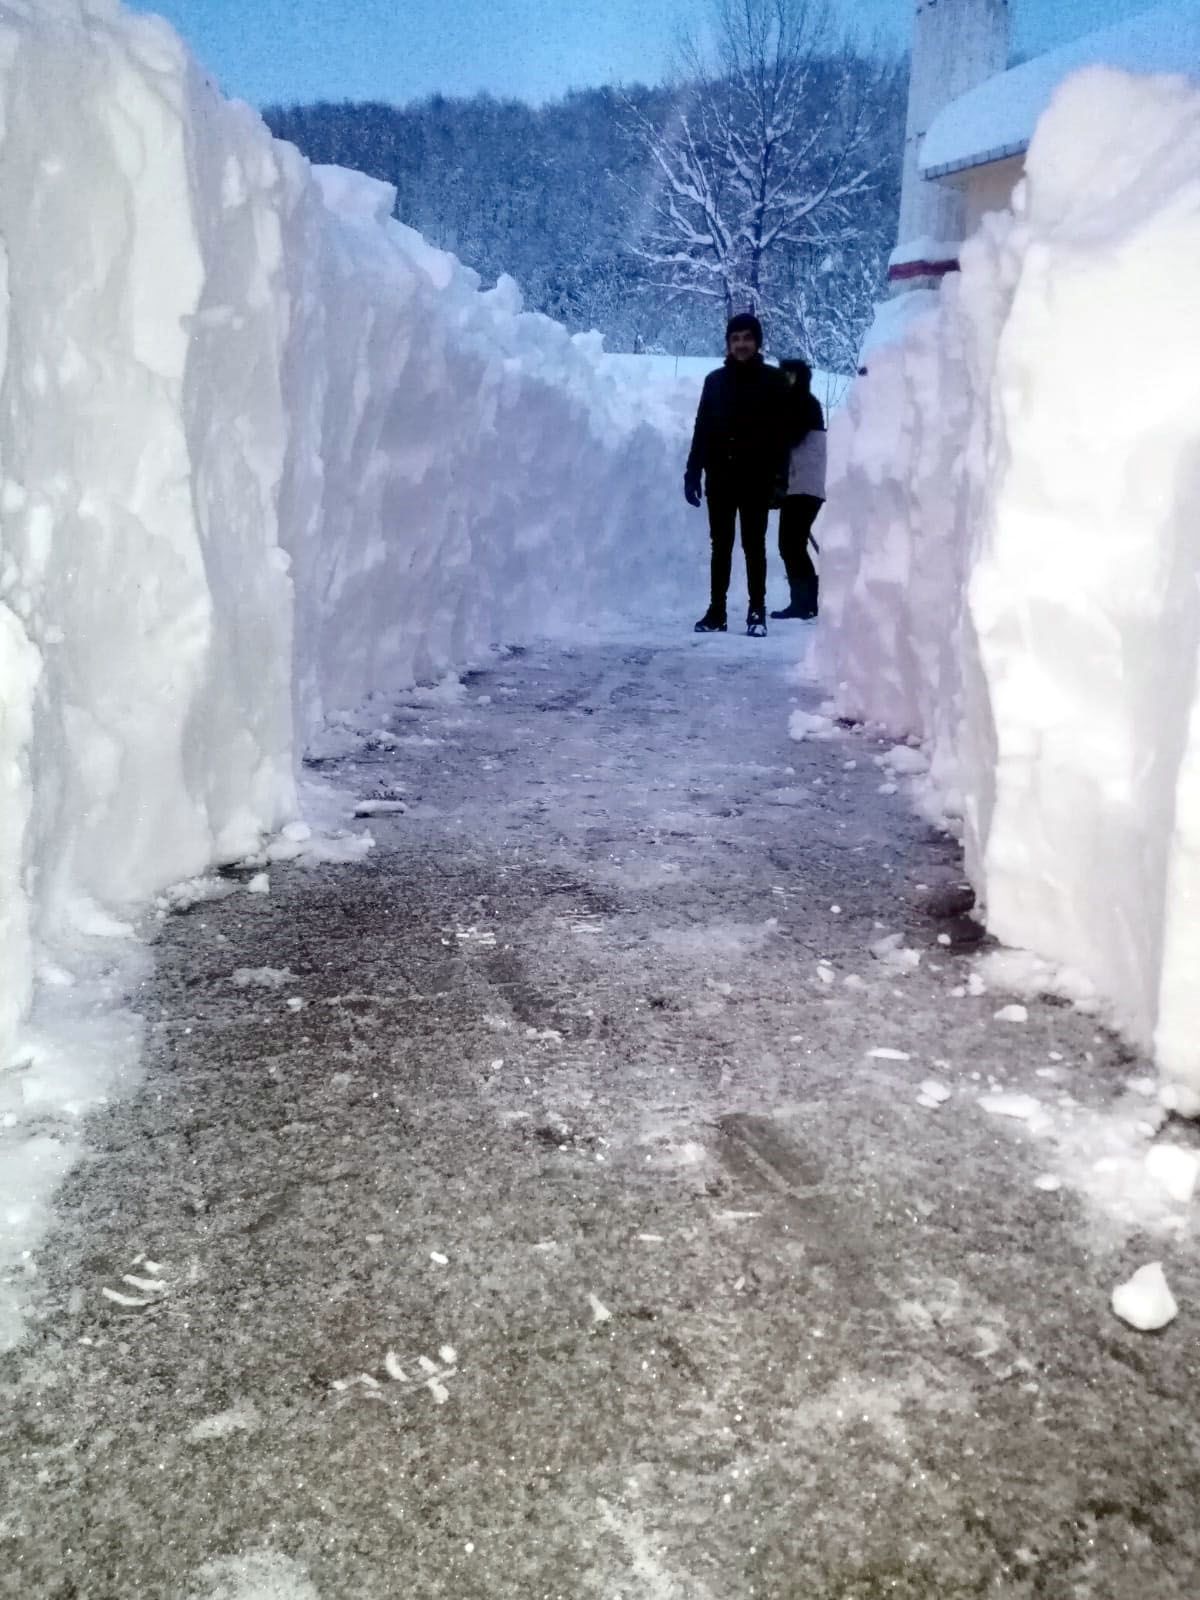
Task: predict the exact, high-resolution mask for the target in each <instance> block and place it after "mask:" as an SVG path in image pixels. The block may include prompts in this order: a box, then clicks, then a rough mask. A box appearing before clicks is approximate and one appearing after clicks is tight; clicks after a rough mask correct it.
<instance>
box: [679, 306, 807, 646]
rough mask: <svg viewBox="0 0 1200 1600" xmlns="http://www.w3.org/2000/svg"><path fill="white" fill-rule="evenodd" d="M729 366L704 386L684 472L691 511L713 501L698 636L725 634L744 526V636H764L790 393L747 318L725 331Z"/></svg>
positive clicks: (785, 460)
mask: <svg viewBox="0 0 1200 1600" xmlns="http://www.w3.org/2000/svg"><path fill="white" fill-rule="evenodd" d="M725 352H726V354H725V364H724V366H722V367H718V368H717V370H716V371H715V372H710V373H709V375H708V377H707V378H705V380H704V389H703V392H702V393H701V396H700V407H699V410H698V411H697V413H696V426H695V429H694V431H693V434H692V448H691V450H690V452H689V454H688V459H687V468H686V470H685V472H684V479H683V485H684V494H685V495H686V496H687V499H688V503H689V504H690V505H694V506H698V505H699V504H700V501H701V488H700V485H701V474H703V477H704V486H705V490H706V492H707V496H708V523H709V531H710V533H711V536H712V561H711V567H710V574H709V576H710V584H711V587H710V591H709V605H708V610H707V611H706V612H705V614H704V615H703V616H702V617H701V618H700V621H699V622H698V623H697V624H696V632H697V633H724V632H725V630H726V627H727V621H726V596H727V595H728V592H729V579H730V572H731V569H732V565H733V546H734V541H735V539H736V536H737V524H738V523H739V522H740V523H741V533H742V550H743V553H744V554H745V557H746V587H747V590H748V593H749V599H750V607H749V610H748V612H747V613H746V632H747V633H749V634H752V635H759V634H765V633H766V631H767V610H766V606H767V516H768V513H769V512H770V509H771V507H772V505H778V504H779V502H780V500H781V499H782V497H783V494H784V492H785V489H786V486H787V468H788V451H789V446H790V443H791V440H790V438H789V429H788V387H787V383H786V380H785V379H784V377H783V375H782V374H781V373H780V372H779V370H778V368H776V367H769V366H767V365H766V363H765V362H764V361H763V358H762V325H761V323H760V322H759V320H758V318H757V317H754V316H751V315H750V314H749V313H748V312H747V313H743V314H742V315H740V316H736V317H731V318H730V319H729V323H728V326H727V327H726V329H725Z"/></svg>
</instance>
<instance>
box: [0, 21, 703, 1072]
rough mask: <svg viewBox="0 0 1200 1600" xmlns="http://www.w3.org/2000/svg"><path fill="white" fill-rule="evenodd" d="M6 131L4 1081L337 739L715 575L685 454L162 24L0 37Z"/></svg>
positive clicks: (236, 851)
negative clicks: (154, 896)
mask: <svg viewBox="0 0 1200 1600" xmlns="http://www.w3.org/2000/svg"><path fill="white" fill-rule="evenodd" d="M0 110H2V129H3V132H2V148H3V168H2V171H0V237H2V239H3V262H2V265H3V299H2V302H0V306H2V313H3V322H2V328H0V332H2V335H3V337H2V339H0V386H2V397H3V411H2V421H0V789H2V793H3V803H4V815H5V826H4V828H3V830H2V832H0V936H2V937H3V947H4V951H5V963H4V970H3V974H2V975H0V1061H4V1060H6V1059H7V1058H8V1055H9V1052H10V1049H11V1046H12V1041H13V1036H14V1030H15V1029H16V1026H17V1023H18V1020H19V1018H20V1017H21V1016H22V1015H23V1014H24V1012H25V1011H26V1009H27V1007H28V1004H29V1000H30V995H31V990H32V985H33V981H34V976H35V971H34V969H35V964H36V959H37V957H36V954H35V952H37V951H38V950H39V949H40V950H43V951H45V950H47V949H52V947H53V945H54V942H55V939H56V938H57V937H59V936H60V935H63V934H65V933H68V932H70V933H73V932H75V931H77V930H78V929H79V928H81V927H82V928H84V929H89V928H91V929H95V928H97V927H100V926H103V925H104V922H105V919H106V918H107V917H110V916H111V915H113V914H114V913H116V914H118V915H124V912H125V908H127V907H129V906H131V905H134V904H136V903H138V902H139V901H142V900H144V899H145V897H146V896H147V895H149V894H150V893H151V892H153V891H155V890H157V889H158V888H160V887H161V886H163V885H165V884H167V883H169V882H171V881H173V880H176V879H181V878H186V877H190V876H193V875H195V874H197V873H199V872H201V871H202V870H203V869H204V868H205V866H206V865H208V864H209V863H211V862H214V861H216V862H220V861H224V860H231V859H235V858H238V857H240V856H242V855H244V854H245V853H246V852H247V851H249V850H251V849H253V848H254V847H255V846H256V845H257V844H258V842H259V840H260V838H261V836H262V835H263V834H264V833H267V832H270V831H271V830H274V829H276V828H278V827H279V825H280V824H281V823H282V822H284V821H285V820H286V819H287V818H289V817H291V816H293V815H294V814H295V811H296V803H297V802H296V791H295V785H294V779H293V772H294V766H295V761H296V757H297V753H298V752H299V751H300V750H301V749H303V748H304V746H305V745H306V743H307V741H308V740H309V739H310V738H311V736H312V735H313V734H314V732H315V731H316V729H317V728H318V727H319V726H320V725H321V723H322V721H323V719H324V718H325V717H326V715H327V714H328V713H330V712H331V711H334V710H339V709H344V708H347V707H350V706H353V705H354V704H356V703H359V702H361V701H363V700H364V698H365V697H367V696H368V695H370V694H371V693H373V692H375V691H378V690H381V689H383V690H386V689H390V688H394V687H396V686H400V685H404V684H407V683H410V682H412V681H413V680H414V678H418V677H425V676H436V675H439V674H441V673H443V672H444V671H446V670H448V669H450V668H453V667H455V666H459V665H463V664H466V663H467V662H468V661H469V660H470V659H472V658H473V657H476V656H478V655H479V654H480V653H481V652H482V651H484V650H485V649H486V648H487V646H488V645H489V644H490V643H492V642H493V641H497V640H499V639H504V638H509V639H511V638H513V637H517V636H520V635H522V634H527V633H530V632H532V631H537V632H538V633H546V632H553V631H555V630H556V629H558V628H563V627H568V626H570V625H572V624H573V623H574V622H576V621H577V620H578V619H579V618H580V616H592V615H596V614H597V613H603V612H605V611H606V610H613V611H623V610H627V609H629V608H630V607H631V606H637V607H641V608H650V607H653V606H655V605H656V604H659V605H671V606H678V605H683V604H684V603H685V600H686V603H687V604H688V605H692V604H694V603H695V591H696V585H697V582H698V581H700V577H701V574H699V573H698V572H697V570H696V560H697V556H696V543H695V540H696V526H695V521H694V514H693V513H690V512H689V510H688V508H687V507H686V506H685V505H684V504H683V499H682V494H681V492H680V487H679V485H680V476H681V465H682V457H683V454H684V451H685V449H686V438H685V428H686V424H685V422H684V421H683V420H682V419H681V420H679V421H678V422H677V423H676V424H675V425H674V427H670V426H668V425H667V423H668V422H669V420H670V419H666V420H664V416H663V414H662V408H661V407H657V408H655V407H654V406H653V405H652V403H651V402H649V401H644V400H643V398H642V397H641V395H640V394H639V391H638V388H637V386H636V385H634V384H631V383H629V382H628V381H626V380H624V379H622V377H621V376H620V375H619V374H615V373H613V372H612V371H610V370H608V369H607V368H606V367H605V366H604V364H603V362H602V360H601V359H600V346H599V339H598V337H596V336H592V337H589V338H575V339H572V338H571V337H570V336H568V334H567V333H566V332H565V331H564V330H563V329H562V328H561V327H560V326H559V325H558V324H556V323H553V322H550V321H549V320H548V319H546V318H544V317H540V316H532V315H527V314H523V312H522V309H521V303H520V296H519V293H518V291H517V289H516V287H515V285H514V284H512V282H511V281H508V280H502V282H501V283H500V285H499V286H498V287H497V288H496V289H494V290H492V291H490V292H488V293H480V292H479V287H478V279H477V278H476V277H475V275H474V274H472V273H471V272H469V271H468V270H467V269H465V268H464V267H462V266H461V265H460V264H459V263H458V262H457V261H456V260H455V259H454V258H452V257H450V256H448V255H445V254H443V253H441V252H439V251H436V250H434V249H432V248H431V247H430V246H429V245H427V244H426V243H425V242H424V241H423V240H422V239H421V238H420V237H419V236H418V235H417V234H415V233H413V232H412V231H411V230H410V229H408V228H405V227H403V226H402V225H400V224H398V223H396V222H394V221H392V220H390V212H391V207H392V201H393V195H392V191H391V190H390V189H387V188H386V187H385V186H383V185H380V184H377V183H373V182H371V181H370V180H368V179H365V178H362V177H360V176H358V175H356V174H350V173H344V172H337V171H330V170H326V171H321V172H317V173H314V172H313V170H312V169H311V168H310V167H309V166H308V164H307V163H306V162H305V161H304V160H303V159H302V158H301V157H300V156H299V154H298V153H297V152H296V151H295V150H294V149H292V148H291V147H289V146H286V145H281V144H278V143H276V142H275V141H273V140H272V139H271V137H270V135H269V133H268V131H267V129H266V127H265V126H264V125H263V123H262V122H261V121H260V120H259V118H258V117H257V116H256V115H255V114H254V113H253V112H252V111H251V110H250V109H249V108H248V107H246V106H243V105H239V104H234V103H229V102H225V101H223V100H222V99H221V98H220V97H219V95H218V94H217V93H216V91H215V90H214V89H213V87H212V86H211V85H210V84H209V82H208V81H207V80H206V79H205V77H204V76H203V74H202V73H201V72H200V71H199V70H198V69H197V68H196V66H195V65H194V64H193V63H192V62H191V61H190V60H189V58H188V56H187V54H186V52H185V50H184V48H183V46H182V44H181V43H180V41H179V40H178V38H177V37H176V36H175V34H174V33H173V32H172V31H171V30H170V28H169V27H168V26H167V25H166V24H165V23H163V22H162V21H161V20H160V19H158V18H154V17H148V16H136V15H133V14H130V13H126V12H125V11H123V9H122V8H121V7H120V6H119V5H118V4H117V3H116V0H53V3H47V0H38V3H36V4H34V3H32V0H29V3H25V4H21V3H15V4H12V5H9V6H6V7H5V9H4V12H3V17H2V19H0ZM689 420H690V419H689Z"/></svg>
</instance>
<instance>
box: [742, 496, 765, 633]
mask: <svg viewBox="0 0 1200 1600" xmlns="http://www.w3.org/2000/svg"><path fill="white" fill-rule="evenodd" d="M738 514H739V519H740V521H741V524H742V551H743V553H744V554H745V557H746V592H747V594H748V595H749V599H750V609H751V611H764V610H765V609H766V604H767V518H768V517H769V516H770V514H771V508H770V506H769V505H768V504H767V502H766V501H765V500H758V499H755V500H743V501H742V502H741V503H740V505H739V506H738Z"/></svg>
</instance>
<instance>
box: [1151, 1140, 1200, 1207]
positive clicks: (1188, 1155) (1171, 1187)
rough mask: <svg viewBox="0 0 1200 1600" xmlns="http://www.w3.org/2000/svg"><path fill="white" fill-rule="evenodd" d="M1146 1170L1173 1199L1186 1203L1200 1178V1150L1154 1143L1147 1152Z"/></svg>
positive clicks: (1182, 1203)
mask: <svg viewBox="0 0 1200 1600" xmlns="http://www.w3.org/2000/svg"><path fill="white" fill-rule="evenodd" d="M1146 1171H1147V1172H1148V1173H1149V1174H1150V1176H1151V1177H1152V1178H1153V1179H1154V1180H1155V1182H1156V1183H1160V1184H1162V1186H1163V1188H1164V1189H1165V1190H1166V1192H1167V1193H1168V1194H1169V1195H1170V1197H1171V1199H1172V1200H1177V1201H1178V1202H1179V1203H1180V1204H1181V1205H1186V1204H1187V1203H1188V1201H1189V1200H1190V1199H1191V1198H1192V1195H1193V1194H1194V1193H1195V1191H1196V1180H1197V1179H1198V1178H1200V1152H1198V1151H1195V1150H1185V1149H1183V1147H1182V1146H1181V1145H1177V1144H1156V1145H1152V1146H1151V1147H1150V1149H1149V1150H1147V1152H1146Z"/></svg>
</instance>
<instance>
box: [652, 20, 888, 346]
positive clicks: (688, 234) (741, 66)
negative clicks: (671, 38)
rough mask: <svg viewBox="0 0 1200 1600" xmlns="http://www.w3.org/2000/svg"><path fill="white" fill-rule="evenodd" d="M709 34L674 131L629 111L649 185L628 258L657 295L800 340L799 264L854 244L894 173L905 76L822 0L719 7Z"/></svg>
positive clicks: (672, 122)
mask: <svg viewBox="0 0 1200 1600" xmlns="http://www.w3.org/2000/svg"><path fill="white" fill-rule="evenodd" d="M712 24H713V26H712V41H713V42H712V44H711V46H710V48H709V49H708V50H707V51H705V50H703V49H702V48H701V47H699V46H698V45H697V44H696V43H695V42H694V41H689V42H687V43H685V45H684V49H683V60H684V80H685V81H684V84H683V85H682V86H681V88H680V89H679V91H678V95H677V102H676V107H675V111H674V114H673V116H672V117H671V118H670V119H669V120H668V122H667V123H666V125H665V126H661V127H660V126H656V125H655V124H654V123H653V122H652V121H651V120H650V119H649V118H648V117H646V116H645V114H644V113H640V112H638V111H637V109H636V108H633V107H631V110H630V114H631V118H632V120H633V122H634V124H635V126H636V129H637V132H638V135H639V137H640V139H641V141H642V143H643V145H644V147H645V150H646V152H647V155H648V157H649V160H650V163H651V168H652V172H653V175H654V181H653V184H652V187H651V188H650V190H649V192H648V194H647V197H646V203H645V207H644V212H643V217H642V225H641V231H640V236H639V237H638V238H637V240H636V241H634V243H633V249H634V251H635V253H636V255H637V256H638V257H639V258H640V259H641V261H642V263H643V265H644V267H645V269H646V281H647V283H648V284H651V285H653V286H654V287H655V288H657V289H665V290H667V291H668V292H669V293H671V294H672V295H674V296H676V297H688V298H691V299H693V300H698V301H710V302H712V303H713V309H714V312H716V311H717V310H718V309H721V310H723V311H724V314H725V315H726V316H731V315H733V313H734V312H737V311H744V310H752V311H756V312H759V311H761V312H766V313H767V314H769V315H771V316H772V317H773V318H778V319H779V320H780V321H782V323H783V325H784V326H786V327H788V328H789V330H791V331H792V332H793V335H794V336H798V335H799V334H800V333H801V331H802V329H803V327H804V326H805V325H806V324H807V323H808V321H809V320H810V314H809V311H808V308H809V307H810V306H811V304H812V301H813V296H812V295H811V294H806V295H803V296H800V297H797V296H796V294H795V279H796V271H797V264H798V263H801V262H803V263H809V264H820V263H824V262H828V261H829V260H830V259H838V256H839V252H841V251H842V250H843V249H844V248H846V247H848V246H851V245H853V243H854V242H855V240H856V239H857V238H858V237H859V236H860V234H861V233H862V231H863V228H864V223H865V220H866V219H868V218H869V217H870V215H871V214H872V213H873V211H874V210H875V209H876V207H875V206H874V205H873V199H874V195H875V191H876V190H877V188H878V187H879V184H880V180H881V177H883V175H884V173H885V172H886V173H888V174H889V175H890V170H891V167H892V166H894V164H895V151H894V140H892V141H891V145H892V147H891V148H889V140H888V139H887V138H885V137H880V133H881V125H882V124H883V123H885V122H886V121H887V120H888V117H889V114H894V110H895V107H896V105H898V104H899V96H898V94H897V93H896V86H897V77H898V74H897V68H896V66H895V65H894V64H892V63H887V62H881V61H876V60H872V59H870V58H867V57H864V56H863V55H862V54H860V53H859V52H857V51H856V50H855V49H854V48H853V47H851V46H850V45H849V44H847V43H845V42H840V41H838V40H837V39H835V37H834V34H833V29H832V26H831V22H830V13H829V9H828V5H827V0H712ZM789 286H790V288H789ZM797 299H799V303H797Z"/></svg>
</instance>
